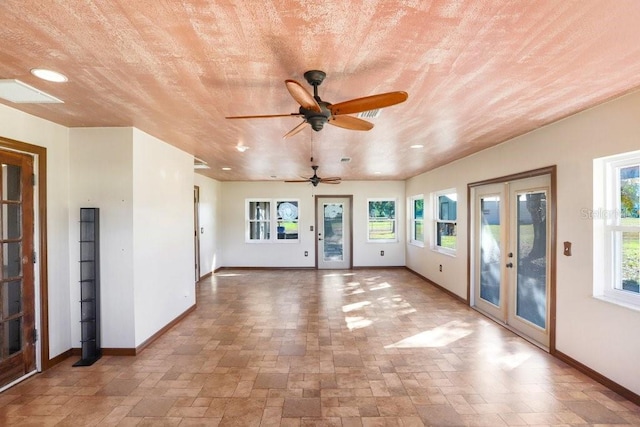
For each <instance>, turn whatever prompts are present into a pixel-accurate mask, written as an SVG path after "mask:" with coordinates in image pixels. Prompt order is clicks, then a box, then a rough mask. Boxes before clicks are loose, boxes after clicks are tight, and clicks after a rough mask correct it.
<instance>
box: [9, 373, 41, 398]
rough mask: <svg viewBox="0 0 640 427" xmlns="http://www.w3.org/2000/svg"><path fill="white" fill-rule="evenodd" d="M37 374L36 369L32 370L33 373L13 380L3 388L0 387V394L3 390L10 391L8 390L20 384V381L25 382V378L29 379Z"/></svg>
mask: <svg viewBox="0 0 640 427" xmlns="http://www.w3.org/2000/svg"><path fill="white" fill-rule="evenodd" d="M37 373H38V370H37V369H36V370H33V371H31V372H29V373H28V374H25V375H23V376H21V377H20V378H18V379H17V380H13V381H12V382H10V383H9V384H7V385H4V386H2V387H0V393H2V392H3V391H5V390H8V389H10V388H11V387H13V386H14V385H16V384H18V383H21V382H22V381H24V380H26V379H27V378H30V377H32V376H34V375H35V374H37Z"/></svg>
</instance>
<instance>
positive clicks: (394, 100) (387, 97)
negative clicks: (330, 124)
mask: <svg viewBox="0 0 640 427" xmlns="http://www.w3.org/2000/svg"><path fill="white" fill-rule="evenodd" d="M408 97H409V95H408V94H407V92H387V93H380V94H378V95H371V96H365V97H364V98H356V99H352V100H350V101H344V102H339V103H337V104H333V105H329V107H328V108H329V111H331V114H332V115H334V116H336V115H339V114H355V113H361V112H363V111H370V110H377V109H378V108H384V107H389V106H391V105H396V104H400V103H401V102H404V101H406V100H407V98H408Z"/></svg>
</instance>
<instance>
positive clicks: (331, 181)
mask: <svg viewBox="0 0 640 427" xmlns="http://www.w3.org/2000/svg"><path fill="white" fill-rule="evenodd" d="M311 169H313V176H311V177H309V178H305V179H294V180H290V181H285V182H310V183H311V184H313V186H314V187H317V186H318V184H321V183H322V184H340V182H341V181H342V178H339V177H337V176H332V177H329V178H320V177H319V176H318V166H317V165H312V166H311Z"/></svg>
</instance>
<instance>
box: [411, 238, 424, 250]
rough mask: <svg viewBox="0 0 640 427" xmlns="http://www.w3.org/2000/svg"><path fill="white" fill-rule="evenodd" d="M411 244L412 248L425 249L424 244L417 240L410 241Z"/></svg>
mask: <svg viewBox="0 0 640 427" xmlns="http://www.w3.org/2000/svg"><path fill="white" fill-rule="evenodd" d="M409 244H410V245H411V246H416V247H418V248H424V242H419V241H417V240H415V241H412V240H410V241H409Z"/></svg>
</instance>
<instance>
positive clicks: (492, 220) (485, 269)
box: [478, 196, 502, 306]
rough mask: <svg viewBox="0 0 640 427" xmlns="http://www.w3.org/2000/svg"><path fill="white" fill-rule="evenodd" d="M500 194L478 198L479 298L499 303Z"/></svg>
mask: <svg viewBox="0 0 640 427" xmlns="http://www.w3.org/2000/svg"><path fill="white" fill-rule="evenodd" d="M500 223H501V220H500V196H485V197H481V198H480V242H479V243H480V259H479V260H478V261H479V263H480V298H482V299H483V300H485V301H487V302H489V303H491V304H493V305H495V306H499V305H500V286H501V275H502V273H501V263H502V254H501V250H500V245H501V243H500V242H501V240H502V239H501V236H500V234H501V224H500Z"/></svg>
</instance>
